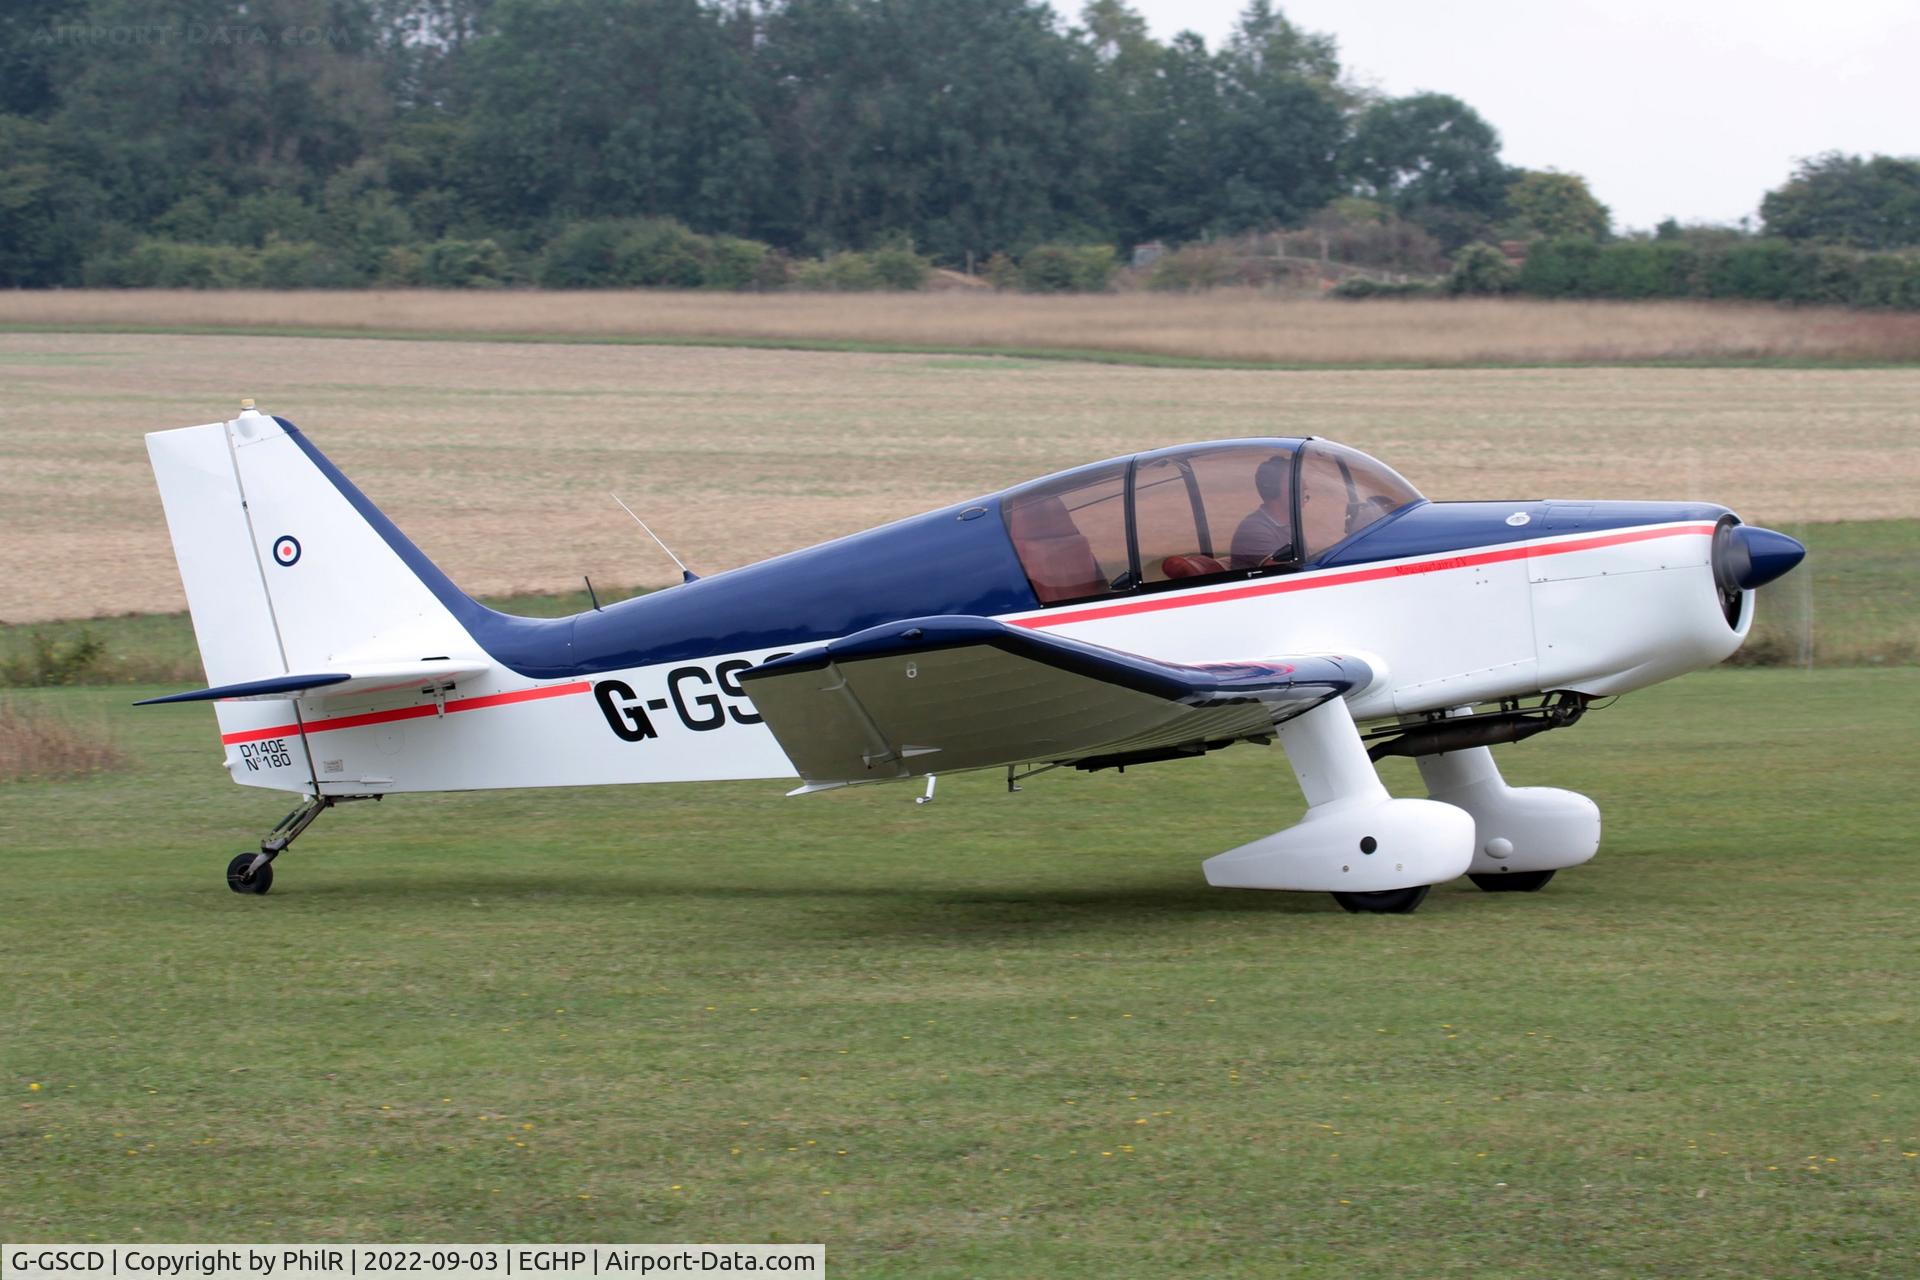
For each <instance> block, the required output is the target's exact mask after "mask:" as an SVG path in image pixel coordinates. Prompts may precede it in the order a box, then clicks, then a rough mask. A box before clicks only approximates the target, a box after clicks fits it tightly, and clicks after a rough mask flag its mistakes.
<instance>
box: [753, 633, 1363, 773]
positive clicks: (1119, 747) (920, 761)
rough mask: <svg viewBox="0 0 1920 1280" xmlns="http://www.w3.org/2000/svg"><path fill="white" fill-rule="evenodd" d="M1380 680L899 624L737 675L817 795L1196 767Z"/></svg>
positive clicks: (1292, 662)
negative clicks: (959, 778) (1165, 765)
mask: <svg viewBox="0 0 1920 1280" xmlns="http://www.w3.org/2000/svg"><path fill="white" fill-rule="evenodd" d="M1372 678H1373V673H1372V672H1371V670H1370V669H1369V668H1368V667H1367V665H1366V664H1365V663H1364V662H1361V661H1360V660H1358V659H1356V658H1340V657H1298V658H1281V659H1262V660H1258V661H1249V662H1235V663H1218V664H1207V665H1204V666H1189V665H1184V664H1181V663H1174V662H1160V661H1157V660H1155V659H1151V658H1142V657H1138V656H1136V655H1134V654H1130V653H1122V652H1121V651H1120V650H1118V649H1109V648H1105V647H1104V646H1101V645H1094V644H1086V643H1083V642H1081V641H1077V640H1068V639H1064V638H1062V637H1060V636H1051V635H1044V634H1041V633H1040V632H1037V631H1032V630H1028V629H1026V628H1022V627H1010V626H1007V625H1005V624H1003V623H999V622H995V621H993V620H991V619H989V618H971V617H942V618H915V619H911V620H908V621H904V622H893V623H888V624H887V625H885V626H881V627H874V628H872V629H871V630H868V631H862V632H860V633H858V634H857V635H852V636H848V637H847V638H846V639H844V640H835V641H833V642H832V643H830V644H825V645H820V646H818V647H815V648H812V649H807V650H804V651H802V652H800V653H795V654H791V655H789V656H787V657H783V658H778V659H775V660H774V661H772V662H767V663H763V664H762V665H760V666H758V667H755V668H753V669H752V670H750V671H743V672H741V674H740V679H741V680H742V681H743V682H745V683H746V685H747V687H748V692H749V693H750V694H751V695H752V697H753V705H754V708H755V710H757V711H758V712H759V713H760V715H761V716H762V717H763V718H764V719H765V720H766V722H767V725H768V727H769V728H771V729H772V730H773V734H774V737H776V738H777V739H779V742H780V746H781V749H782V750H784V751H785V752H786V753H787V756H788V758H789V759H791V760H792V761H793V764H794V767H795V769H796V770H798V772H799V774H800V776H801V777H802V778H803V779H805V780H806V782H807V784H808V786H807V788H805V789H807V790H814V789H821V788H825V787H831V786H845V785H848V784H850V783H856V782H880V781H885V780H888V779H893V778H909V777H914V776H916V775H924V774H929V773H949V772H955V771H958V770H961V769H983V768H993V767H996V766H1000V765H1009V764H1021V763H1026V762H1043V761H1044V762H1058V763H1062V764H1068V763H1071V764H1077V765H1080V766H1082V767H1088V768H1098V767H1101V766H1103V765H1105V764H1126V763H1132V762H1139V761H1145V760H1150V759H1167V758H1171V757H1174V756H1180V755H1193V754H1198V753H1199V752H1201V751H1205V750H1208V749H1210V748H1212V747H1216V746H1225V745H1227V744H1228V743H1231V742H1235V741H1239V740H1242V739H1248V738H1253V739H1264V738H1267V737H1270V736H1271V735H1272V733H1273V727H1274V726H1275V725H1277V724H1279V723H1281V722H1282V721H1285V720H1290V719H1292V718H1293V717H1294V716H1297V715H1300V714H1302V713H1304V712H1307V711H1310V710H1312V709H1313V708H1314V707H1317V706H1319V705H1320V704H1321V703H1323V702H1325V701H1327V700H1328V699H1330V698H1335V697H1338V696H1340V695H1341V694H1343V693H1346V692H1347V691H1349V690H1351V689H1357V688H1364V687H1365V686H1366V685H1367V683H1368V682H1369V681H1370V680H1372Z"/></svg>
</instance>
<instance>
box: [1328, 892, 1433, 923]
mask: <svg viewBox="0 0 1920 1280" xmlns="http://www.w3.org/2000/svg"><path fill="white" fill-rule="evenodd" d="M1431 888H1433V886H1432V885H1430V884H1417V885H1414V886H1413V887H1412V888H1411V889H1377V890H1375V891H1374V892H1372V893H1338V892H1336V893H1335V894H1334V895H1333V900H1334V901H1335V902H1337V903H1339V904H1340V905H1341V906H1343V907H1345V908H1346V909H1347V910H1348V911H1351V912H1353V913H1354V914H1355V915H1358V914H1360V913H1361V912H1363V911H1364V912H1369V913H1371V914H1373V915H1377V916H1404V915H1406V914H1407V913H1408V912H1409V911H1412V910H1413V909H1414V908H1415V907H1417V906H1419V905H1420V904H1421V903H1423V902H1425V901H1426V900H1427V890H1429V889H1431Z"/></svg>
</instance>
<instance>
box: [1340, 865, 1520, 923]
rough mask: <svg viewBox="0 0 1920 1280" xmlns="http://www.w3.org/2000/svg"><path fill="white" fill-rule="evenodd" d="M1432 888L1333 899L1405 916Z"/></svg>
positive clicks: (1351, 907) (1360, 908)
mask: <svg viewBox="0 0 1920 1280" xmlns="http://www.w3.org/2000/svg"><path fill="white" fill-rule="evenodd" d="M1549 874H1551V873H1549ZM1431 888H1433V886H1432V885H1430V884H1417V885H1414V886H1413V887H1412V888H1411V889H1380V890H1376V891H1375V892H1372V893H1335V894H1334V895H1333V900H1334V901H1335V902H1337V903H1339V904H1340V905H1341V906H1343V907H1345V908H1346V909H1347V910H1348V911H1351V912H1353V913H1354V914H1355V915H1359V914H1360V913H1362V912H1367V913H1371V914H1373V915H1377V916H1404V915H1406V914H1407V913H1408V912H1410V911H1412V910H1413V909H1414V908H1415V907H1417V906H1419V905H1420V904H1421V903H1422V902H1425V901H1426V900H1427V890H1429V889H1431Z"/></svg>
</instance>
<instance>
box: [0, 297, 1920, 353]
mask: <svg viewBox="0 0 1920 1280" xmlns="http://www.w3.org/2000/svg"><path fill="white" fill-rule="evenodd" d="M33 326H41V327H46V328H51V329H62V330H69V331H72V330H77V329H85V328H88V327H96V328H102V329H115V328H118V329H122V330H127V329H133V330H151V331H156V332H158V331H179V330H190V329H200V330H217V331H223V332H227V333H259V332H262V331H265V330H280V331H283V332H290V333H306V334H309V335H319V334H325V335H328V336H340V335H342V334H349V335H351V334H362V333H364V334H366V335H367V336H369V337H373V336H379V335H382V334H416V335H421V336H444V335H449V334H456V335H457V334H461V333H472V334H476V335H492V336H495V337H499V336H511V335H530V336H534V337H538V338H542V339H546V340H588V341H613V342H662V341H666V342H671V341H687V340H694V341H699V340H720V341H728V342H742V341H744V342H749V343H760V344H773V345H777V344H781V343H794V344H800V345H815V346H818V345H823V344H825V345H833V344H840V345H848V346H856V347H858V346H882V347H888V348H891V349H896V350H897V349H899V348H902V347H908V348H923V349H930V350H939V351H951V350H982V351H998V352H1001V353H1008V352H1014V353H1019V352H1053V353H1061V352H1095V353H1104V354H1106V355H1109V356H1113V355H1118V356H1123V357H1132V358H1140V357H1144V358H1148V359H1162V360H1174V361H1213V362H1251V363H1256V364H1268V365H1287V366H1321V365H1329V364H1344V365H1368V366H1380V365H1435V364H1438V365H1476V364H1477V365H1488V364H1509V365H1510V364H1548V363H1572V364H1582V363H1595V362H1609V361H1613V362H1617V361H1626V360H1638V361H1670V362H1675V361H1677V362H1688V361H1691V362H1709V363H1712V362H1725V361H1756V362H1763V363H1764V362H1778V361H1816V362H1818V361H1827V362H1836V361H1837V362H1849V361H1851V362H1866V363H1887V362H1907V363H1912V362H1915V361H1920V315H1913V314H1901V313H1898V312H1884V311H1878V312H1876V311H1849V310H1843V309H1840V308H1833V307H1825V308H1822V307H1778V306H1765V305H1759V304H1744V303H1728V302H1712V303H1706V302H1677V301H1664V302H1571V301H1556V302H1547V301H1540V300H1537V299H1520V298H1501V299H1460V300H1442V299H1399V300H1393V301H1377V302H1368V303H1364V304H1350V303H1341V302H1334V301H1328V300H1324V299H1317V298H1298V297H1285V296H1279V295H1276V294H1273V293H1270V292H1267V291H1265V290H1260V289H1214V290H1209V291H1206V292H1203V293H1191V294H1167V293H1117V294H1079V295H1054V296H1033V295H1026V294H999V293H984V294H956V293H918V294H911V293H910V294H885V293H880V294H874V293H868V294H819V293H813V294H808V293H776V294H738V293H713V292H675V291H672V290H658V289H645V290H638V289H636V290H584V291H580V290H576V291H568V292H554V291H547V290H520V289H515V290H510V291H500V292H494V293H489V292H486V291H480V290H453V291H448V290H431V289H385V290H367V291H362V292H353V291H345V290H321V291H309V292H298V291H268V292H219V291H202V290H125V291H122V290H102V291H88V290H64V291H52V292H48V291H39V292H26V291H19V290H15V291H12V292H0V330H3V329H6V328H9V327H33Z"/></svg>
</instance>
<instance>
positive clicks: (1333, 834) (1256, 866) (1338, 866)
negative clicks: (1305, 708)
mask: <svg viewBox="0 0 1920 1280" xmlns="http://www.w3.org/2000/svg"><path fill="white" fill-rule="evenodd" d="M1277 736H1278V737H1279V739H1280V745H1281V746H1282V747H1283V748H1284V749H1285V750H1286V753H1287V763H1288V764H1290V765H1292V766H1293V776H1294V778H1295V779H1296V780H1297V781H1298V782H1299V783H1300V792H1301V794H1302V795H1303V796H1305V797H1306V801H1307V812H1306V816H1305V817H1303V818H1302V819H1301V820H1300V821H1299V822H1298V823H1297V824H1295V825H1294V826H1291V827H1289V828H1287V829H1286V830H1285V831H1278V832H1275V833H1274V834H1273V835H1270V836H1265V837H1263V838H1261V839H1259V840H1255V841H1253V842H1252V843H1251V844H1244V845H1241V846H1240V847H1239V848H1238V849H1230V850H1228V851H1227V852H1225V853H1222V854H1218V855H1216V856H1214V857H1212V858H1209V859H1207V861H1206V863H1205V870H1206V873H1207V883H1208V884H1212V885H1218V886H1221V887H1223V888H1235V889H1304V890H1309V891H1321V892H1331V893H1332V894H1333V896H1334V898H1335V899H1336V900H1337V901H1338V902H1339V903H1340V905H1341V906H1342V907H1344V908H1346V909H1347V910H1348V911H1355V912H1371V913H1378V914H1404V913H1405V912H1408V911H1412V910H1413V909H1414V908H1415V907H1417V906H1419V905H1420V902H1421V900H1422V899H1423V898H1425V897H1426V896H1427V890H1428V888H1429V887H1431V886H1432V885H1435V884H1438V883H1439V882H1440V881H1443V880H1451V879H1453V878H1454V877H1455V876H1457V875H1459V874H1460V873H1461V872H1463V871H1465V870H1466V869H1467V864H1468V863H1469V862H1470V861H1472V859H1473V819H1472V818H1471V817H1469V816H1468V815H1467V814H1466V813H1464V812H1462V811H1461V810H1459V809H1457V808H1455V807H1454V806H1452V805H1450V804H1441V803H1435V802H1434V801H1432V800H1395V799H1393V798H1392V797H1390V796H1389V795H1388V794H1387V789H1386V788H1385V787H1384V786H1382V785H1381V784H1380V777H1379V775H1378V774H1376V773H1375V772H1374V769H1373V762H1372V761H1371V760H1369V759H1368V758H1367V749H1366V747H1365V746H1364V745H1362V743H1361V741H1360V731H1359V730H1358V729H1357V728H1355V727H1354V723H1353V715H1352V713H1351V712H1349V711H1348V710H1347V704H1346V703H1345V702H1343V701H1342V700H1340V699H1339V698H1334V699H1332V700H1331V701H1329V702H1326V703H1323V704H1322V705H1320V706H1318V707H1315V708H1314V709H1313V710H1312V711H1309V712H1307V713H1306V714H1304V715H1301V716H1296V717H1295V718H1293V719H1292V720H1288V721H1286V722H1285V723H1283V724H1282V725H1280V726H1279V729H1278V731H1277Z"/></svg>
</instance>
